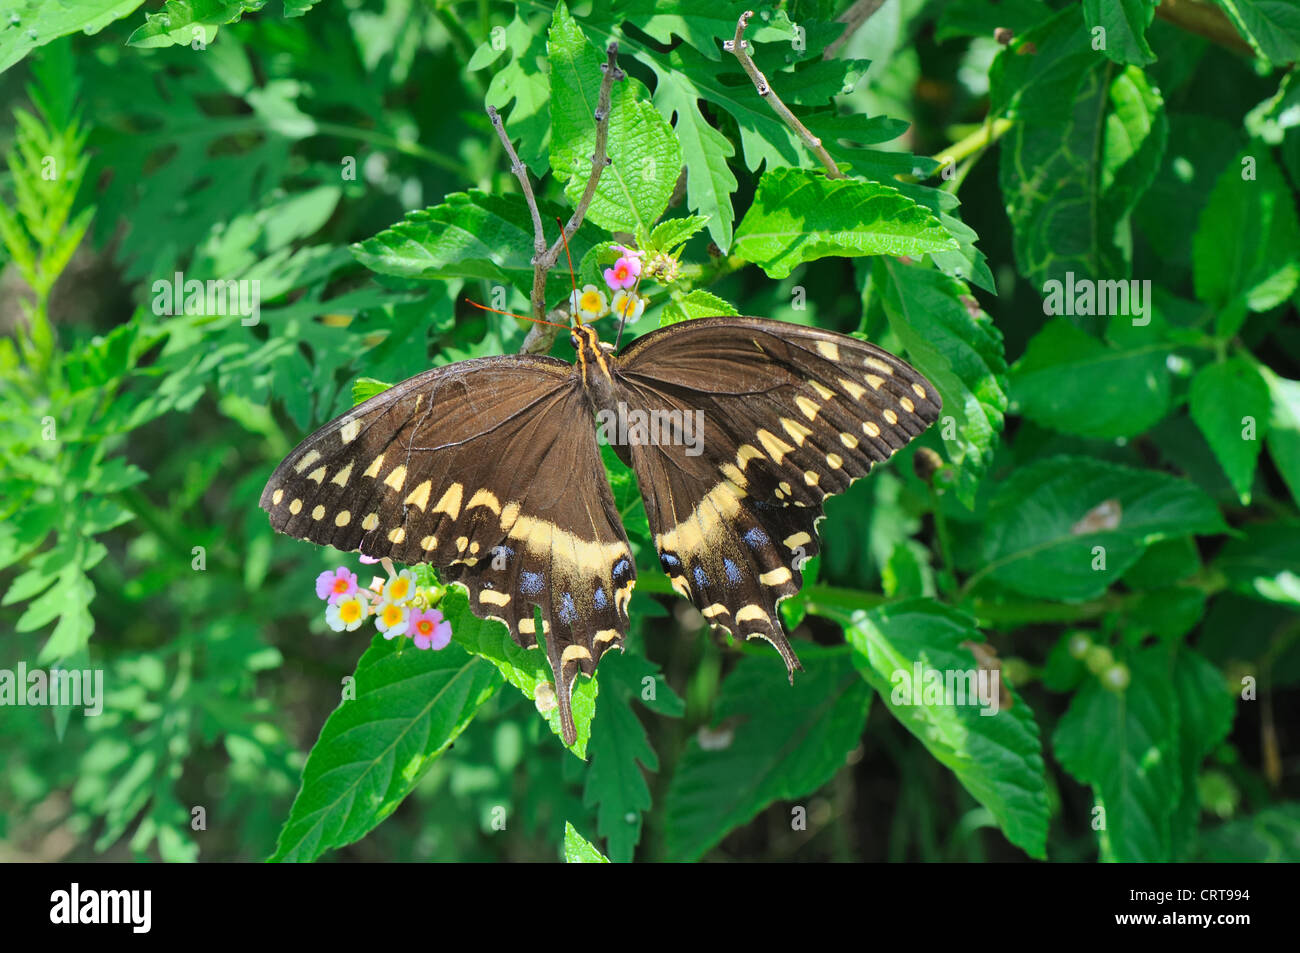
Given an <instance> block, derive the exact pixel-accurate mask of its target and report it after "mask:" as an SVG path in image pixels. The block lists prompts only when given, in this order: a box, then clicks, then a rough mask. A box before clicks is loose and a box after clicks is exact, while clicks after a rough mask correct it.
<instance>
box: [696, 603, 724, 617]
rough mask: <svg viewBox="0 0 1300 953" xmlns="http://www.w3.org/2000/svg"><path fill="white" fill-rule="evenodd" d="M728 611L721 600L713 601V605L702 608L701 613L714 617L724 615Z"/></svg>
mask: <svg viewBox="0 0 1300 953" xmlns="http://www.w3.org/2000/svg"><path fill="white" fill-rule="evenodd" d="M726 611H727V607H726V606H724V605H723V604H722V603H721V602H715V603H713V605H711V606H705V607H704V608H703V609H701V610H700V614H701V615H703V616H704V618H706V619H714V618H717V617H718V616H720V615H722V614H723V613H724V612H726Z"/></svg>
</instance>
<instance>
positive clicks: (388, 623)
mask: <svg viewBox="0 0 1300 953" xmlns="http://www.w3.org/2000/svg"><path fill="white" fill-rule="evenodd" d="M361 560H362V562H371V563H372V562H375V561H376V560H373V559H368V558H367V557H365V556H362V557H361ZM445 592H446V589H445V588H444V587H443V586H439V585H437V584H436V582H434V581H433V579H432V576H430V577H429V578H428V579H427V580H425V581H423V582H422V581H421V579H420V577H419V576H417V575H416V573H415V572H414V571H413V570H410V569H403V570H401V571H393V570H392V569H391V568H390V570H389V574H388V578H387V579H384V578H382V577H379V576H376V577H375V579H374V580H373V581H372V582H371V583H370V586H369V587H368V588H364V589H363V588H362V587H361V586H360V585H359V583H358V579H357V574H356V573H354V572H353V571H352V570H350V569H348V568H347V567H346V566H339V567H338V568H337V569H331V570H327V571H326V572H323V573H321V574H320V575H319V576H317V577H316V595H317V596H318V597H319V598H321V599H324V600H325V623H326V624H327V625H328V626H329V627H330V628H331V629H333V630H334V631H335V632H354V631H356V630H357V629H359V628H360V627H361V625H362V623H364V622H365V621H366V620H367V619H374V620H375V628H377V629H378V630H379V631H380V632H382V633H383V635H384V638H386V639H394V638H397V637H398V636H410V638H411V641H412V642H414V643H415V647H416V648H417V649H434V650H437V649H444V648H446V647H447V645H448V643H450V642H451V623H450V622H448V621H447V620H446V619H444V618H443V615H442V613H441V612H440V611H438V609H437V608H435V607H436V606H437V605H438V604H439V603H440V602H441V601H442V597H443V595H444V593H445Z"/></svg>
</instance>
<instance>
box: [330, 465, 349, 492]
mask: <svg viewBox="0 0 1300 953" xmlns="http://www.w3.org/2000/svg"><path fill="white" fill-rule="evenodd" d="M350 476H352V461H351V460H349V461H348V465H347V466H346V467H344V468H343V469H342V470H340V471H339V472H338V473H336V474H334V478H333V479H332V480H330V482H331V483H337V484H338V485H339V486H347V485H348V477H350Z"/></svg>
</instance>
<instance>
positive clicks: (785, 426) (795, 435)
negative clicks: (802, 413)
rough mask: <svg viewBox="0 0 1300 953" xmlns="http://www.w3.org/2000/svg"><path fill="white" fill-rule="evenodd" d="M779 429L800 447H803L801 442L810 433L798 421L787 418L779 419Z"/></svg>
mask: <svg viewBox="0 0 1300 953" xmlns="http://www.w3.org/2000/svg"><path fill="white" fill-rule="evenodd" d="M781 429H782V430H784V431H785V432H786V433H788V434H789V435H790V439H791V440H793V441H794V442H795V443H796V444H797V445H799V446H800V447H802V446H803V442H804V441H805V440H806V439H808V436H809V434H811V433H812V431H811V430H809V429H808V428H807V427H805V426H804V425H803V424H801V423H799V421H797V420H791V419H790V418H789V417H782V418H781Z"/></svg>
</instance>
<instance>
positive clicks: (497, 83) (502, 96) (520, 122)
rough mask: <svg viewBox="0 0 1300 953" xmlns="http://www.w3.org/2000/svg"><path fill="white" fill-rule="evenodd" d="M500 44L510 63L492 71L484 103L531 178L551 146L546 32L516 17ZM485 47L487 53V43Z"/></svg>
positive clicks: (538, 171)
mask: <svg viewBox="0 0 1300 953" xmlns="http://www.w3.org/2000/svg"><path fill="white" fill-rule="evenodd" d="M494 32H495V31H494ZM502 40H503V41H504V43H505V51H503V52H509V53H510V60H509V62H508V63H506V64H505V65H504V66H501V67H499V68H497V69H494V70H493V71H492V79H491V81H490V82H489V83H488V91H487V96H486V97H484V100H485V102H486V103H487V104H488V105H489V106H494V107H496V108H497V109H498V110H500V112H501V114H502V117H503V119H504V121H505V125H506V130H507V131H508V132H509V134H510V138H511V139H513V140H515V141H516V142H517V143H518V145H517V147H516V151H517V152H518V153H519V158H521V159H522V160H523V161H524V163H525V164H526V165H527V166H528V167H529V168H530V169H531V170H532V171H533V173H534V174H536V175H541V174H542V173H544V172H545V171H546V168H547V163H546V157H547V154H548V148H549V146H550V142H551V83H550V79H549V78H548V76H547V74H546V71H545V70H544V69H542V63H544V62H545V60H546V31H545V30H540V29H535V28H534V27H533V26H532V25H531V24H529V23H528V22H527V21H526V20H524V19H523V17H522V16H520V15H519V13H516V14H515V18H514V19H513V20H511V21H510V23H509V24H508V25H507V26H506V27H505V32H504V34H503V35H502ZM486 45H487V47H488V48H489V49H491V46H492V44H491V41H489V42H488V44H486ZM494 60H495V57H493V58H491V59H488V57H487V56H486V55H485V56H484V57H479V56H478V54H477V53H476V54H475V56H474V59H473V61H471V65H470V66H469V67H468V68H470V69H475V68H482V67H483V66H485V65H487V64H488V63H490V62H493V61H494ZM475 63H476V64H477V65H474V64H475ZM511 103H514V105H513V106H511V105H510V104H511ZM529 247H531V246H529Z"/></svg>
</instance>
